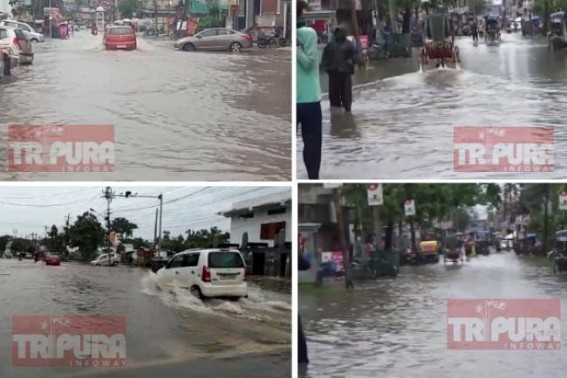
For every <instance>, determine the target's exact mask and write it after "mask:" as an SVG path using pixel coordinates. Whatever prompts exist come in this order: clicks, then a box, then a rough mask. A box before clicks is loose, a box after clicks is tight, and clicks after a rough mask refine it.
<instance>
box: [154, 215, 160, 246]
mask: <svg viewBox="0 0 567 378" xmlns="http://www.w3.org/2000/svg"><path fill="white" fill-rule="evenodd" d="M158 212H159V210H158V209H156V223H155V226H154V245H155V246H156V247H157V233H158Z"/></svg>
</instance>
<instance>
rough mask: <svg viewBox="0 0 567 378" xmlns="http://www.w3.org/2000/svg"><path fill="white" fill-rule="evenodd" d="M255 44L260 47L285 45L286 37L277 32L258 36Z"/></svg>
mask: <svg viewBox="0 0 567 378" xmlns="http://www.w3.org/2000/svg"><path fill="white" fill-rule="evenodd" d="M256 45H257V46H258V47H259V48H261V49H265V48H266V47H270V48H272V47H285V46H287V39H285V38H283V37H280V35H279V34H277V33H275V34H272V35H270V36H258V39H257V41H256Z"/></svg>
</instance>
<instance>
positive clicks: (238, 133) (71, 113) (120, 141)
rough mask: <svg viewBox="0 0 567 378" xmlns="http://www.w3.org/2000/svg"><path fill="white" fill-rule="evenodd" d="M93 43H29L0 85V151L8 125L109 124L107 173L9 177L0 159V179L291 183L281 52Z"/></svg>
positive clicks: (79, 38)
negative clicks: (127, 48)
mask: <svg viewBox="0 0 567 378" xmlns="http://www.w3.org/2000/svg"><path fill="white" fill-rule="evenodd" d="M101 38H102V37H101V36H97V37H95V36H92V35H90V33H88V32H87V31H83V32H79V33H76V34H75V37H73V38H70V39H68V40H52V41H50V40H48V41H47V42H46V43H42V44H36V45H34V48H35V55H36V56H35V62H34V65H33V66H31V67H21V68H18V69H17V70H15V72H14V77H13V78H10V79H9V78H5V80H4V81H3V83H2V84H0V103H1V111H0V126H1V128H0V137H1V142H0V150H2V154H4V153H5V152H4V151H5V150H6V148H7V127H8V125H10V124H34V125H44V124H68V125H82V124H87V125H99V124H103V125H114V129H115V140H116V147H115V148H116V152H115V160H116V161H115V171H116V172H114V173H97V174H88V173H72V174H71V173H59V174H57V173H51V174H43V173H42V174H18V173H12V172H9V171H8V168H7V166H6V163H5V162H4V161H3V162H2V165H1V166H0V179H3V180H98V179H102V180H127V181H130V180H144V181H147V180H162V181H163V180H168V181H177V180H184V181H205V180H206V181H220V180H223V181H224V180H244V181H248V180H250V181H259V180H278V181H279V180H289V179H290V178H291V136H290V122H291V111H290V104H291V80H290V77H291V50H289V49H268V50H265V51H258V50H259V49H254V50H250V51H246V52H243V53H241V54H230V53H184V52H180V51H176V50H175V49H173V47H172V42H171V41H163V40H153V39H149V38H148V39H144V38H141V37H139V39H138V45H139V50H138V51H134V52H123V51H104V49H103V48H102V39H101ZM273 88H278V90H277V91H274V90H273Z"/></svg>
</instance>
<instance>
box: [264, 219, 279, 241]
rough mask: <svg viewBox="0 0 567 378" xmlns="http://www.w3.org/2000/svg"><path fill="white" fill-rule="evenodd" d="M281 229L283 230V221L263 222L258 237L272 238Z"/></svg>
mask: <svg viewBox="0 0 567 378" xmlns="http://www.w3.org/2000/svg"><path fill="white" fill-rule="evenodd" d="M281 230H285V222H275V223H264V224H262V225H261V226H260V239H262V240H274V239H275V238H276V236H277V235H278V234H279V232H280V231H281Z"/></svg>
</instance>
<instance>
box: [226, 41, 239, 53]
mask: <svg viewBox="0 0 567 378" xmlns="http://www.w3.org/2000/svg"><path fill="white" fill-rule="evenodd" d="M228 48H229V49H230V51H231V52H240V50H241V49H242V45H241V44H240V43H238V42H233V43H231V44H230V46H229V47H228Z"/></svg>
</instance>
